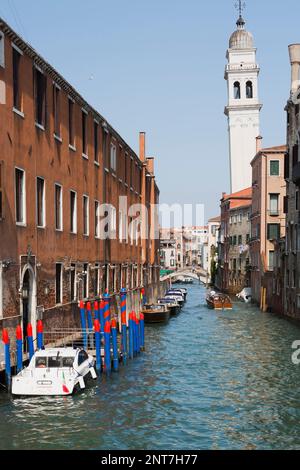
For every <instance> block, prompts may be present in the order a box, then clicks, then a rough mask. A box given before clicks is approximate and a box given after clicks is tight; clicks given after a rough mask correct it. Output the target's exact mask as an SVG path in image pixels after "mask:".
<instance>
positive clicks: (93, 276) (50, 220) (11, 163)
mask: <svg viewBox="0 0 300 470" xmlns="http://www.w3.org/2000/svg"><path fill="white" fill-rule="evenodd" d="M0 38H1V39H0V102H1V104H0V120H1V129H0V148H1V154H0V240H1V243H0V329H1V328H2V327H6V328H15V326H16V325H17V324H21V325H22V327H23V331H24V335H25V334H26V326H27V324H28V323H29V322H30V323H32V325H33V327H34V328H35V324H36V320H37V319H38V318H43V320H44V323H45V328H46V329H51V328H55V327H70V326H71V325H72V326H73V327H74V325H75V322H76V321H78V307H77V306H78V301H79V300H81V299H84V300H87V299H90V300H92V299H98V298H99V296H100V295H101V294H102V293H103V292H104V291H105V289H107V290H108V291H109V292H110V294H111V295H112V307H113V308H115V310H116V311H117V306H116V299H117V295H118V292H119V290H120V288H121V287H126V288H127V289H128V291H129V296H128V299H129V301H130V302H132V303H133V305H134V303H135V301H138V299H140V292H139V289H140V288H141V287H142V286H144V287H147V288H148V287H149V289H150V286H152V285H154V284H155V283H158V282H159V235H157V224H158V219H157V214H156V212H155V211H154V210H151V208H152V207H153V205H154V204H157V203H158V201H159V189H158V187H157V185H156V182H155V175H154V162H153V158H146V153H145V134H144V133H141V134H140V155H139V156H138V155H136V154H135V152H134V151H133V150H132V149H131V148H130V147H129V146H128V144H127V143H126V142H125V141H124V140H123V139H122V137H121V136H120V135H119V134H118V133H117V132H116V131H115V130H114V128H113V127H112V126H111V125H110V124H109V123H108V122H107V121H106V120H105V118H104V117H103V116H101V114H99V113H98V112H97V111H96V110H95V109H94V108H93V107H92V106H91V105H90V104H88V103H87V102H86V101H85V100H84V99H83V98H82V97H81V96H80V95H79V93H77V91H76V90H75V89H74V88H73V87H72V86H71V85H70V84H69V83H68V82H67V81H66V80H65V79H64V78H63V77H62V76H61V75H60V74H59V73H58V72H57V71H56V70H55V69H54V68H53V67H52V66H51V65H50V64H49V63H47V62H46V61H45V60H44V59H43V58H42V57H41V56H40V55H38V54H37V53H36V51H35V50H34V49H32V48H31V47H30V46H29V45H28V44H27V43H25V42H24V41H23V40H22V39H21V38H20V37H19V36H18V35H17V34H16V33H15V32H14V31H13V30H12V29H11V28H10V27H9V25H7V24H6V23H5V22H4V21H2V20H0ZM142 203H143V206H142V209H138V210H136V209H135V210H133V207H135V208H136V207H138V205H141V204H142ZM144 207H145V208H144ZM148 227H149V230H147V228H148ZM146 232H147V233H148V232H149V235H150V236H148V237H147V238H146V237H142V236H141V234H143V235H145V233H146ZM155 234H156V236H154V235H155ZM151 289H152V288H151ZM151 292H152V291H151ZM34 333H35V331H34Z"/></svg>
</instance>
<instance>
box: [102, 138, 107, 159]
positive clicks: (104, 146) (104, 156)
mask: <svg viewBox="0 0 300 470" xmlns="http://www.w3.org/2000/svg"><path fill="white" fill-rule="evenodd" d="M102 160H103V163H104V166H105V168H107V133H106V130H105V129H103V132H102Z"/></svg>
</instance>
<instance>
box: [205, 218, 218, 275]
mask: <svg viewBox="0 0 300 470" xmlns="http://www.w3.org/2000/svg"><path fill="white" fill-rule="evenodd" d="M220 224H221V217H220V216H218V217H214V218H212V219H210V220H209V221H208V249H207V251H208V253H207V255H208V259H207V265H208V273H209V282H212V283H214V282H215V274H216V269H217V263H218V239H219V230H220Z"/></svg>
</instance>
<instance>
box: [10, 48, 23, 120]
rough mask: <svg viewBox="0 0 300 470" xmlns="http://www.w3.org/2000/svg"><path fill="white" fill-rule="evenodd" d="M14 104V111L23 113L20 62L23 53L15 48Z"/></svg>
mask: <svg viewBox="0 0 300 470" xmlns="http://www.w3.org/2000/svg"><path fill="white" fill-rule="evenodd" d="M12 54H13V100H14V101H13V102H14V109H16V110H18V111H21V112H22V96H21V91H20V62H21V56H22V54H21V52H20V51H19V50H17V49H16V47H14V46H13V49H12Z"/></svg>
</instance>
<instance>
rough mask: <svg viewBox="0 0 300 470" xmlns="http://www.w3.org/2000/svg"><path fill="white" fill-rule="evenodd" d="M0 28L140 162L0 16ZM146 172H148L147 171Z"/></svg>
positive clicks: (117, 135) (108, 125)
mask: <svg viewBox="0 0 300 470" xmlns="http://www.w3.org/2000/svg"><path fill="white" fill-rule="evenodd" d="M0 30H1V31H3V33H4V34H5V35H7V36H8V37H9V38H10V39H11V40H12V41H13V42H14V44H16V46H18V47H19V49H21V51H22V52H24V54H26V55H27V56H29V57H30V58H31V59H32V60H33V62H34V64H36V65H37V66H38V67H39V68H41V69H42V70H43V71H44V72H45V73H46V74H48V75H49V76H50V77H51V78H52V79H53V80H54V81H55V82H56V83H57V84H58V85H59V86H60V87H61V88H62V89H63V90H64V91H65V92H66V93H67V94H68V95H69V96H71V98H73V99H74V100H75V101H76V102H77V103H78V104H79V105H80V106H81V107H82V108H85V109H86V111H88V112H90V113H91V114H93V115H94V117H95V118H96V119H97V120H98V121H99V122H101V123H102V124H103V125H104V126H106V127H107V128H108V129H109V130H110V132H111V133H112V134H114V135H115V137H117V138H118V139H119V140H120V141H121V142H122V144H123V145H124V147H125V148H126V149H127V150H128V151H129V152H130V153H131V154H132V155H134V156H135V157H136V159H137V160H138V161H139V162H140V163H141V164H142V162H141V160H140V158H139V156H138V155H137V154H136V152H135V151H134V150H133V149H132V148H131V147H130V146H129V144H127V142H126V141H125V140H124V139H123V138H122V137H121V136H120V134H119V133H118V132H117V131H116V130H115V129H114V128H113V127H112V126H111V125H110V124H109V123H108V122H107V120H106V119H105V118H104V117H103V116H102V115H101V114H100V113H99V112H98V111H97V110H96V109H95V108H93V107H92V106H91V105H90V104H89V103H88V102H87V101H86V100H85V99H84V98H83V97H82V96H81V95H80V94H79V93H78V91H77V90H76V89H75V88H74V87H73V86H72V85H71V84H70V83H69V82H68V81H67V80H65V78H64V77H63V76H62V75H61V74H60V73H58V72H57V70H55V68H54V67H52V66H51V65H50V64H49V63H48V62H47V61H46V60H45V59H44V58H43V57H42V56H41V55H39V54H38V53H37V52H36V50H35V49H34V48H33V47H32V46H31V45H30V44H28V43H27V42H26V41H24V39H22V37H21V36H19V35H18V34H17V33H16V32H15V31H14V30H13V29H12V28H11V27H10V26H9V25H8V24H7V23H6V21H4V20H3V19H2V18H1V16H0ZM147 173H148V172H147Z"/></svg>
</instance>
